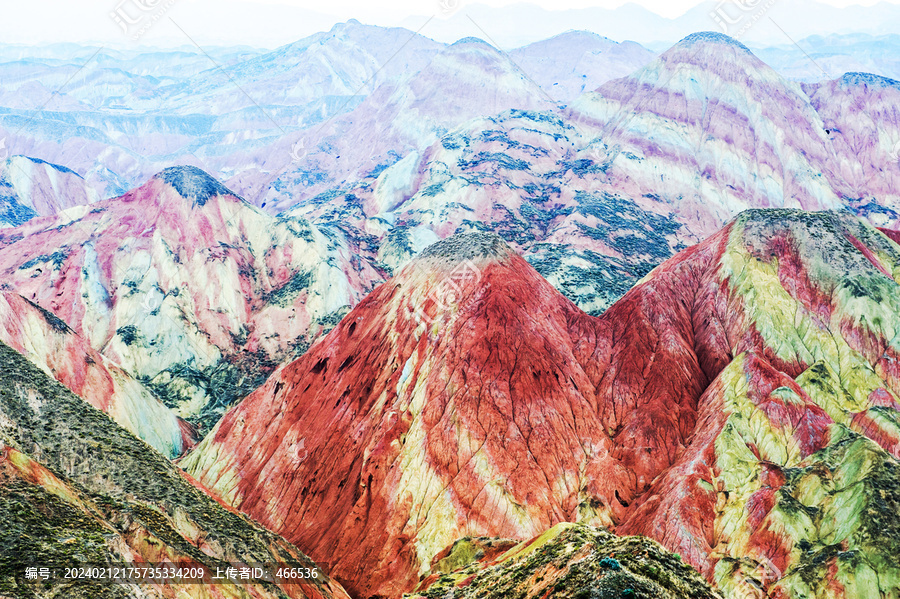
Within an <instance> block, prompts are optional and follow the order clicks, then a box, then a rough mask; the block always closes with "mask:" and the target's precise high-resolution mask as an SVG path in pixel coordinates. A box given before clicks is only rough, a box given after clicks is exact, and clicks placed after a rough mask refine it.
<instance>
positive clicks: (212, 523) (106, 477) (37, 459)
mask: <svg viewBox="0 0 900 599" xmlns="http://www.w3.org/2000/svg"><path fill="white" fill-rule="evenodd" d="M0 360H2V363H3V369H2V370H0V519H2V521H3V527H2V529H0V595H4V596H13V597H22V598H32V597H34V598H37V597H41V598H43V597H60V596H65V597H85V598H87V597H91V598H93V597H129V596H130V597H134V596H141V597H173V596H176V594H177V596H180V597H272V598H275V597H282V598H283V597H293V598H298V599H299V598H306V597H308V598H310V599H312V598H319V599H330V598H336V599H337V598H345V599H346V598H347V594H346V593H345V592H344V591H343V589H341V587H340V585H338V584H337V583H335V582H334V581H332V580H330V579H329V578H328V576H327V575H326V574H325V573H324V572H321V570H319V569H318V567H317V566H316V565H315V564H313V563H312V562H311V561H310V560H309V559H308V558H307V557H306V556H305V555H303V554H302V553H301V552H300V551H299V550H298V549H297V548H296V547H294V546H293V545H291V544H290V543H288V542H286V541H285V540H284V539H282V538H280V537H278V536H276V535H274V534H272V533H270V532H268V531H265V530H263V529H262V528H260V527H259V526H257V525H255V524H253V523H251V522H250V521H249V520H247V519H246V518H243V517H241V516H239V515H237V514H235V513H233V512H231V511H229V510H228V509H226V508H224V507H223V506H221V505H219V503H217V502H216V501H215V500H213V499H212V498H210V497H209V496H208V495H207V494H206V493H204V492H203V491H202V490H200V489H199V488H198V487H197V486H196V484H195V483H193V482H189V480H188V479H186V478H185V477H184V476H183V474H182V473H181V472H180V471H179V470H178V469H177V468H175V467H174V466H173V465H172V464H171V463H170V462H169V461H168V460H167V459H165V458H164V457H162V456H161V455H159V454H157V453H156V452H154V451H153V450H152V449H150V448H149V447H148V446H147V445H145V444H144V443H143V442H141V441H139V440H138V439H137V438H135V437H134V436H132V435H131V434H130V433H128V432H127V431H125V430H124V429H122V428H120V427H119V426H117V425H116V424H115V423H113V422H112V421H111V420H109V418H108V417H107V416H106V415H104V414H103V413H102V412H100V411H98V410H96V409H94V408H93V407H91V406H89V405H87V404H86V403H85V402H84V401H82V400H81V399H79V398H78V397H76V396H74V395H73V394H72V393H71V392H69V391H68V390H67V389H65V388H64V387H63V386H62V385H60V384H58V383H57V382H55V381H53V380H52V379H50V378H49V377H47V376H46V375H45V374H44V373H43V372H41V371H40V370H38V369H37V368H36V367H35V366H33V365H32V364H30V363H29V362H28V361H27V360H25V358H24V357H22V356H20V355H19V354H18V353H16V352H15V351H13V350H12V349H10V348H9V347H7V346H6V345H2V344H0ZM108 561H110V562H112V563H119V564H121V563H133V562H145V563H160V562H164V561H165V562H169V563H175V564H179V565H181V566H184V567H188V566H192V565H204V566H206V567H208V568H211V569H212V571H213V572H215V571H216V570H215V568H216V567H217V566H220V567H223V568H224V567H226V566H227V565H228V564H240V563H244V564H262V563H269V564H283V565H288V566H294V567H304V568H313V569H316V571H317V573H318V574H319V576H318V577H317V578H315V579H307V580H305V581H303V582H302V583H299V582H295V583H293V584H282V585H280V586H275V585H274V584H270V583H255V582H254V583H246V584H245V583H241V584H227V583H217V584H211V585H204V586H200V585H185V586H178V587H176V586H174V585H154V586H152V587H151V586H149V585H147V586H142V588H136V587H134V586H132V587H130V588H129V587H128V586H120V585H117V584H112V583H98V582H93V581H91V582H85V583H83V584H79V583H72V582H66V581H64V580H59V579H54V580H53V581H51V582H49V583H46V584H44V583H43V581H40V580H39V581H33V580H28V579H27V578H26V576H25V568H26V567H38V566H42V567H43V566H46V567H66V566H68V567H73V566H75V565H77V564H85V563H108ZM138 593H140V594H138Z"/></svg>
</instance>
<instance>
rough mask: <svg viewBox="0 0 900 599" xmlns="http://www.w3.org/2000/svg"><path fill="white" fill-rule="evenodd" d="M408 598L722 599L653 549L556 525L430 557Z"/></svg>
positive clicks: (463, 544) (463, 543)
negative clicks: (532, 534) (526, 537)
mask: <svg viewBox="0 0 900 599" xmlns="http://www.w3.org/2000/svg"><path fill="white" fill-rule="evenodd" d="M419 588H420V589H421V590H420V591H419V592H418V593H413V594H412V595H409V596H408V597H410V599H425V598H426V597H448V596H452V597H462V598H473V599H474V598H475V597H491V598H493V597H498V598H499V597H508V598H510V599H525V598H526V597H537V596H539V597H547V598H548V599H570V598H571V599H574V598H578V599H600V598H603V597H625V598H631V599H638V598H640V599H656V598H659V599H688V598H693V599H719V597H720V596H719V595H718V594H717V593H715V592H714V591H713V590H712V589H711V588H710V587H709V586H708V585H707V584H706V582H705V581H704V580H703V579H702V578H701V577H700V576H699V575H698V574H697V572H696V571H695V570H694V569H693V568H691V567H690V566H688V565H687V564H685V563H684V562H682V561H681V559H680V557H679V556H675V555H671V554H668V553H667V552H666V551H665V550H663V549H662V547H660V546H659V545H658V544H656V543H654V542H653V541H650V540H649V539H642V538H638V537H617V536H615V535H613V534H610V533H608V532H606V531H604V530H602V529H597V528H592V527H590V526H585V525H583V524H571V523H568V522H564V523H560V524H557V525H556V526H554V527H553V528H551V529H549V530H548V531H546V532H545V533H543V534H541V535H540V536H538V537H535V538H534V539H531V540H528V541H523V542H521V543H516V542H515V541H509V540H505V539H485V538H471V537H466V538H464V539H460V540H459V541H457V542H456V543H454V544H453V546H452V547H448V548H447V550H445V551H443V552H441V553H440V554H438V555H437V556H435V560H434V561H433V562H432V572H431V574H430V575H429V576H428V577H427V578H426V579H425V580H424V581H423V582H422V583H420V584H419Z"/></svg>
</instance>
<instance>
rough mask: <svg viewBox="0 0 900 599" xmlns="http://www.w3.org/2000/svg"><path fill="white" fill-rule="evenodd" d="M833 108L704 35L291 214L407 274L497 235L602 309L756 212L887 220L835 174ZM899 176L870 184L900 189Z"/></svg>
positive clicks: (883, 196) (492, 121)
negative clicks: (408, 267)
mask: <svg viewBox="0 0 900 599" xmlns="http://www.w3.org/2000/svg"><path fill="white" fill-rule="evenodd" d="M862 93H863V95H865V92H862ZM829 98H831V96H829V95H828V94H827V92H824V91H823V93H822V95H821V100H820V101H821V102H822V106H833V108H831V109H830V110H834V111H835V112H837V111H838V110H840V109H839V108H838V107H839V106H841V105H842V103H838V102H832V101H830V100H829ZM871 101H873V102H876V103H878V101H877V100H875V98H874V97H873V98H872V100H871ZM826 102H828V103H827V104H826ZM878 105H881V104H880V103H879V104H878ZM884 105H885V106H887V103H886V102H885V103H884ZM818 106H819V104H818V103H816V104H813V103H812V102H811V100H810V98H809V96H807V94H806V92H805V91H804V89H803V88H801V86H800V85H799V84H797V83H793V82H789V81H787V80H785V79H784V78H783V77H781V76H779V75H778V74H777V73H776V72H774V71H773V70H772V69H771V68H769V67H767V66H766V65H765V64H763V63H762V62H761V61H760V60H759V59H758V58H756V57H755V56H754V55H753V54H752V53H751V52H750V51H749V49H747V48H746V47H745V46H743V45H742V44H740V43H739V42H737V41H735V40H733V39H731V38H728V37H727V36H724V35H721V34H715V33H702V34H694V35H691V36H688V37H687V38H685V39H683V40H682V41H680V42H679V43H678V44H676V45H675V46H674V47H672V48H671V49H670V50H668V51H667V52H665V53H663V54H662V55H661V56H660V57H659V58H658V59H656V60H654V61H652V62H651V63H650V64H649V65H647V66H646V67H644V68H643V69H640V70H638V71H637V72H635V73H633V74H631V75H629V76H627V77H624V78H621V79H616V80H612V81H609V82H607V83H606V84H604V85H603V86H601V87H600V88H599V89H598V90H597V91H596V92H591V93H587V94H583V95H582V96H581V97H580V98H579V99H578V100H577V101H576V102H574V103H573V104H572V105H571V106H570V107H569V108H566V109H562V110H555V109H554V110H510V111H506V112H503V113H500V114H497V115H494V116H491V117H482V118H477V119H474V120H472V121H470V122H467V123H465V124H464V125H461V126H460V127H457V128H456V129H455V130H453V131H450V132H449V133H447V134H446V135H444V136H443V137H442V138H441V139H440V140H438V141H436V142H435V143H434V144H432V145H431V146H430V147H428V148H427V149H425V150H423V151H421V152H415V153H411V154H409V155H407V156H405V157H404V158H403V159H401V160H400V161H398V162H396V163H395V164H393V165H391V166H389V167H388V168H386V169H384V170H383V171H382V172H381V173H379V174H378V176H377V178H375V179H374V181H373V180H371V179H366V180H363V181H360V182H358V183H356V184H355V185H354V184H350V185H346V186H341V187H338V188H335V189H333V190H332V191H330V192H328V193H324V194H321V195H320V196H318V197H315V198H312V199H311V200H309V201H307V202H299V203H298V205H297V206H296V207H295V208H293V209H291V210H290V211H289V212H288V213H289V214H296V215H302V216H304V217H306V218H309V219H310V220H312V221H313V222H322V223H338V222H339V223H341V225H342V226H344V227H348V226H352V227H354V228H356V229H358V230H359V231H361V232H365V233H366V234H369V235H373V236H375V237H376V238H377V243H376V246H377V256H375V258H377V260H378V261H379V262H381V263H382V264H384V266H385V267H386V268H387V269H390V270H392V271H395V270H396V269H398V268H400V267H402V266H403V265H404V264H405V263H406V262H407V261H408V260H409V259H410V258H412V256H414V255H415V254H416V253H418V252H419V251H421V250H422V249H423V248H424V247H425V246H427V245H428V244H429V243H433V242H434V241H437V240H438V239H442V238H445V237H447V236H448V235H452V234H454V233H457V232H466V231H485V230H488V231H496V232H497V233H498V234H500V235H501V236H502V237H503V238H504V240H506V241H507V242H509V243H511V244H513V245H514V247H515V248H516V249H517V250H518V251H520V252H521V253H522V254H523V256H525V257H526V259H527V260H528V261H529V262H530V263H531V264H532V265H533V266H534V267H535V268H536V269H537V270H538V272H539V273H540V274H541V275H542V276H543V277H544V278H546V279H548V280H549V281H550V282H551V283H553V285H554V286H555V287H556V288H557V289H559V290H560V291H562V292H563V293H564V294H565V295H566V297H568V298H569V299H571V300H572V301H574V302H575V303H576V304H577V305H578V306H579V307H580V308H582V309H583V310H585V311H587V312H589V313H591V314H600V313H602V312H603V310H605V309H607V308H608V307H609V306H610V305H611V304H612V303H613V302H614V301H615V300H616V299H618V298H619V297H621V296H622V294H624V293H625V291H626V290H627V289H629V288H630V287H631V286H632V285H634V283H636V282H637V281H638V280H640V279H641V277H643V276H644V275H645V274H646V273H647V272H648V271H649V270H650V269H651V268H653V267H654V266H656V265H657V264H659V263H660V262H662V261H663V260H665V259H666V258H668V257H669V256H671V255H672V254H673V253H674V252H676V251H678V250H680V249H682V248H684V247H686V246H688V245H690V244H693V243H696V242H698V241H700V240H701V239H705V238H706V237H708V236H709V235H712V234H713V233H714V232H715V231H716V230H718V228H720V227H721V226H722V225H724V224H725V222H727V221H728V220H729V219H730V218H732V217H734V216H735V215H736V214H738V213H739V212H740V211H742V210H745V209H747V208H769V207H779V208H780V207H794V208H804V209H809V210H818V209H833V208H839V207H841V206H845V205H846V206H849V207H851V208H853V209H854V210H856V211H857V212H858V213H859V214H860V215H862V216H867V215H868V214H869V213H870V212H871V213H874V212H875V211H877V209H876V208H872V210H869V211H865V210H863V209H862V208H861V205H862V204H865V202H857V201H855V200H851V198H856V197H858V196H851V195H850V192H849V191H847V192H846V193H845V192H843V191H842V189H844V188H845V187H846V185H843V183H842V184H841V186H838V184H837V183H838V181H837V180H836V179H835V178H834V177H831V176H830V173H832V172H836V171H838V170H839V169H838V164H839V161H838V160H836V155H835V151H834V149H833V148H832V145H831V144H832V142H831V141H830V139H829V135H830V132H829V133H826V131H827V130H828V129H827V126H826V125H825V124H824V123H823V116H822V115H823V114H824V109H823V110H822V112H819V111H817V107H818ZM886 110H887V109H885V111H886ZM863 114H864V111H863V110H860V111H859V115H860V116H859V118H860V119H862V118H864V117H863V116H862V115H863ZM843 118H846V117H843ZM886 131H888V132H889V131H891V129H887V130H886ZM872 135H873V134H872V132H871V131H869V130H868V129H867V130H866V134H865V135H863V136H861V137H862V139H864V140H866V143H872V141H871V140H872V139H873V137H872ZM887 135H889V133H886V134H885V136H887ZM883 146H884V144H883V143H880V144H879V147H883ZM849 154H850V152H849V151H848V152H847V155H848V156H847V159H848V160H850V161H854V160H856V159H855V158H853V157H852V156H849ZM879 156H880V160H882V161H883V160H884V154H881V155H879ZM849 164H850V165H853V164H858V163H857V162H850V163H849ZM877 164H878V163H875V165H873V166H872V167H869V168H870V170H875V169H877V168H878V167H877V166H876V165H877ZM848 168H849V166H848ZM891 168H893V167H891ZM891 177H892V174H891V171H889V170H885V171H884V172H873V173H872V174H871V175H870V176H869V177H868V178H866V179H865V181H866V184H867V185H868V186H869V187H870V188H872V189H880V190H889V189H891V185H890V182H891ZM877 200H878V201H877V202H874V204H875V205H881V206H884V207H885V208H884V209H883V212H885V214H887V215H888V216H887V217H886V218H883V219H882V220H880V221H878V223H877V224H879V225H881V226H895V224H894V223H895V221H894V220H892V217H890V216H889V215H890V210H892V209H891V208H890V206H892V205H893V204H895V203H896V201H895V198H894V197H893V195H892V194H891V193H889V192H888V193H879V194H878V196H877ZM867 201H868V200H867Z"/></svg>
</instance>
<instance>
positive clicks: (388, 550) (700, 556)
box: [183, 210, 900, 599]
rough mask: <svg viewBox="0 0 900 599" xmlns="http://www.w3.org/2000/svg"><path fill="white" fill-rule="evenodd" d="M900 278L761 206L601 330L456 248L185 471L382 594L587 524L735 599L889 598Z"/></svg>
mask: <svg viewBox="0 0 900 599" xmlns="http://www.w3.org/2000/svg"><path fill="white" fill-rule="evenodd" d="M894 273H898V274H900V246H898V245H896V244H895V243H894V242H893V241H891V240H890V239H889V238H888V237H887V236H886V235H885V234H884V233H882V232H880V231H878V230H876V229H874V228H872V227H870V226H868V225H866V224H864V223H863V222H862V221H859V220H857V219H855V218H853V217H851V216H847V215H838V214H835V213H804V212H802V211H797V210H759V211H749V212H747V213H744V214H743V215H741V216H740V217H739V218H737V219H736V220H734V221H733V222H731V223H730V224H729V225H728V226H727V227H726V228H725V229H723V230H722V231H721V232H719V233H718V234H716V235H714V236H713V237H711V238H710V239H708V240H707V241H705V242H703V243H701V244H699V245H697V246H694V247H692V248H689V249H687V250H685V251H683V252H681V253H679V254H678V255H677V256H675V257H674V258H672V259H670V260H669V261H667V262H665V263H664V264H662V265H661V266H660V267H658V268H656V269H655V270H654V271H652V272H651V273H650V274H649V275H648V276H647V277H646V278H645V279H644V280H643V281H642V282H641V283H640V284H639V285H637V286H636V287H635V288H634V289H632V290H631V291H630V292H629V293H628V294H626V295H625V296H624V297H623V298H622V299H621V300H619V301H618V302H617V303H616V304H615V305H614V306H613V307H612V308H610V310H608V311H607V312H606V313H604V314H603V315H602V316H601V317H599V318H595V317H591V316H588V315H586V314H584V313H583V312H581V311H580V310H579V309H578V308H576V307H575V305H574V304H572V303H571V302H570V301H568V300H566V299H565V298H564V297H562V296H561V295H560V294H559V293H558V292H557V291H556V290H555V289H554V288H553V287H552V286H551V285H550V284H549V283H547V282H546V281H545V280H543V279H541V277H540V276H539V275H538V274H537V273H536V272H535V271H534V269H533V268H531V267H530V266H529V265H528V264H527V263H526V262H525V261H524V260H523V259H522V258H521V257H519V256H518V255H516V254H515V253H514V252H513V251H512V250H511V249H510V248H509V247H508V246H506V245H505V244H504V243H503V242H501V241H500V240H499V238H497V237H495V236H490V235H484V234H474V235H461V236H454V237H451V238H449V239H448V240H445V241H443V242H440V243H438V244H435V245H433V246H431V247H430V248H429V249H427V250H426V251H425V252H423V254H422V255H421V257H420V258H418V259H417V260H416V261H414V262H413V263H412V264H410V265H409V266H408V267H406V268H405V269H403V271H402V272H401V273H400V274H399V275H398V276H397V277H395V278H394V279H392V280H390V281H388V282H387V283H385V284H384V285H382V286H380V287H378V288H377V289H376V290H375V291H374V292H373V293H372V294H371V295H369V296H368V297H367V298H366V299H365V300H364V301H363V302H361V303H360V304H359V305H358V306H357V307H356V308H355V309H354V310H353V311H351V312H350V313H349V314H348V315H347V316H346V317H345V318H344V319H343V320H342V321H341V323H340V324H339V325H338V326H337V327H336V329H335V330H333V331H332V332H331V333H330V334H329V335H328V336H327V337H325V338H324V339H323V340H322V341H320V342H319V343H317V344H316V345H315V346H313V347H312V348H311V349H310V351H309V352H308V353H307V354H306V355H304V356H303V357H302V358H300V359H299V360H297V361H295V362H293V363H291V364H289V365H287V366H285V367H283V368H282V369H280V370H279V371H277V372H276V373H275V374H274V375H273V376H272V377H271V378H270V379H269V380H268V381H267V382H266V384H265V385H264V386H263V387H261V388H260V389H258V390H257V391H255V392H254V393H253V394H251V395H250V396H249V397H248V398H247V399H246V400H244V401H243V402H242V403H241V404H240V405H238V406H237V407H235V408H234V409H233V410H231V411H230V412H228V414H227V415H226V416H225V417H224V418H223V419H222V420H221V422H220V423H219V424H218V425H217V427H216V428H215V429H214V431H213V432H212V433H211V434H210V435H209V436H208V437H207V438H206V439H204V441H203V442H202V443H201V444H200V445H198V446H197V448H196V449H195V450H194V451H193V452H192V453H191V454H189V455H188V457H187V458H186V459H185V460H184V461H183V466H184V467H185V468H186V469H187V471H188V472H190V473H191V474H192V475H194V476H195V477H197V478H198V480H200V481H201V482H202V483H203V484H204V485H206V486H208V487H209V488H211V489H213V490H214V491H215V492H217V493H218V494H219V495H220V496H221V497H222V498H223V500H224V501H226V502H228V503H230V504H231V505H233V506H235V507H236V508H238V509H240V510H241V511H243V512H245V513H247V514H249V515H251V516H252V517H253V518H255V519H256V520H257V521H259V522H261V523H262V524H264V525H265V526H267V527H269V528H271V529H272V530H275V531H277V532H279V533H281V534H284V535H285V537H286V538H288V539H289V540H291V541H293V542H295V543H296V544H298V546H301V547H304V549H306V550H308V551H309V552H310V555H311V557H312V558H313V559H316V560H317V561H319V562H320V563H322V564H323V566H324V567H326V569H328V571H329V572H331V573H332V575H333V576H334V577H335V578H336V579H338V580H339V581H341V583H342V584H344V585H345V587H346V588H347V589H348V591H349V592H350V593H351V594H353V595H355V596H360V597H370V596H384V597H393V596H397V595H398V594H399V593H401V592H404V591H409V590H411V589H412V588H413V587H415V583H416V581H417V580H418V578H419V577H420V576H421V575H424V574H426V573H427V570H428V564H429V563H430V561H431V559H432V558H433V557H434V556H435V555H437V554H438V553H439V552H441V551H442V550H443V549H444V548H445V547H447V546H448V545H450V544H451V543H452V542H453V541H454V540H456V539H458V538H459V537H462V536H466V535H472V536H481V535H483V536H500V537H506V538H518V539H528V538H532V537H534V536H536V535H538V534H540V533H542V532H543V531H545V530H546V529H548V528H549V527H551V526H552V525H554V524H556V523H558V522H562V521H578V522H583V523H585V524H590V525H595V526H607V527H609V528H611V529H613V530H615V531H616V532H617V533H620V534H643V535H646V536H649V537H651V538H654V539H656V540H658V541H660V542H661V543H662V544H663V545H664V546H666V547H667V548H668V549H669V550H671V551H675V552H678V553H679V554H681V555H682V556H683V557H684V559H685V560H686V561H687V562H689V563H690V564H691V565H693V566H694V567H696V568H697V569H698V570H699V571H700V572H701V573H702V574H704V575H705V576H706V577H707V578H708V579H709V580H710V581H712V582H714V583H715V584H716V585H718V586H719V587H720V588H721V589H723V590H725V591H727V593H731V594H732V596H740V595H738V593H743V592H745V591H746V592H750V590H751V587H754V588H756V589H758V588H760V587H761V588H765V589H768V591H769V592H770V596H780V597H795V598H797V599H799V598H801V597H804V598H805V597H809V596H822V597H835V598H838V597H847V598H849V597H858V596H880V595H879V593H886V594H888V595H890V593H897V592H898V591H900V587H898V584H900V571H898V564H897V562H896V557H895V556H896V555H897V554H898V553H897V552H898V551H900V546H898V543H900V528H898V527H900V517H898V511H897V507H898V501H900V487H898V464H897V458H898V457H900V443H898V441H900V426H898V422H900V420H898V409H900V403H898V400H897V393H898V392H900V380H898V374H900V370H898V367H897V361H896V352H897V351H898V350H897V348H895V344H896V341H895V336H896V334H897V333H898V332H900V286H898V285H897V283H896V281H895V279H894V276H895V274H894ZM863 555H864V556H865V559H862V558H861V557H860V556H863ZM754 585H755V586H754ZM772 593H779V594H776V595H771V594H772ZM882 596H883V595H882Z"/></svg>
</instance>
